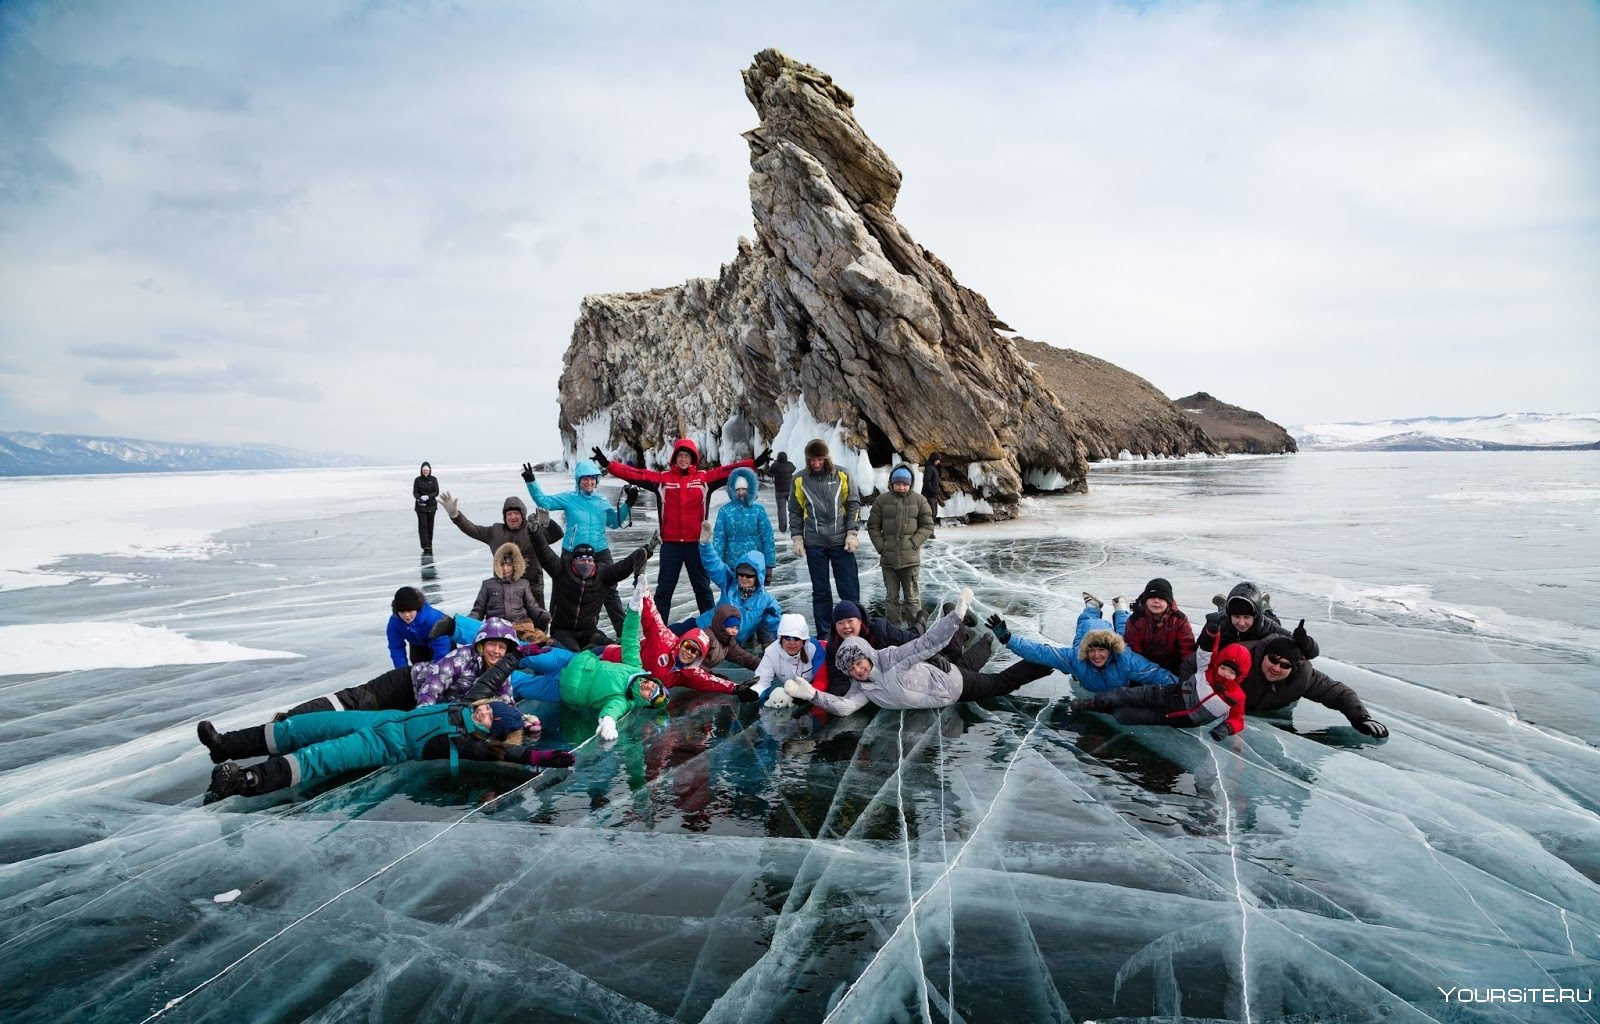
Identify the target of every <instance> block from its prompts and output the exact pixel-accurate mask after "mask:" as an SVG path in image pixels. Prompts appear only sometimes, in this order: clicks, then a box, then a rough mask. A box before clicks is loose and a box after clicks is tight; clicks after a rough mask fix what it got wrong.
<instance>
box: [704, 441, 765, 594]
mask: <svg viewBox="0 0 1600 1024" xmlns="http://www.w3.org/2000/svg"><path fill="white" fill-rule="evenodd" d="M759 487H760V482H759V481H758V480H757V478H756V474H755V471H754V470H749V469H743V468H740V469H736V470H734V471H733V473H732V474H731V475H730V476H729V477H728V503H727V504H726V505H723V506H722V508H721V509H720V510H718V512H717V524H716V527H715V528H714V529H713V530H712V533H711V547H712V548H713V549H714V550H715V551H716V553H717V557H718V558H720V559H721V560H722V562H723V564H724V565H733V564H735V563H736V562H737V561H738V560H739V559H740V558H743V557H744V553H745V552H746V551H759V552H761V554H762V555H764V556H765V557H766V560H767V566H766V572H765V573H764V574H763V576H762V580H761V582H762V585H763V586H771V585H772V567H773V566H774V565H777V564H778V549H777V548H776V547H775V546H774V544H773V542H772V520H771V519H770V518H769V517H768V516H767V510H766V509H765V508H762V507H761V502H760V501H758V500H756V491H757V489H758V488H759ZM704 558H705V555H704V552H702V553H701V560H702V561H704ZM707 573H708V574H709V573H710V569H709V568H708V569H707Z"/></svg>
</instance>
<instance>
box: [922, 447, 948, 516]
mask: <svg viewBox="0 0 1600 1024" xmlns="http://www.w3.org/2000/svg"><path fill="white" fill-rule="evenodd" d="M943 484H944V456H943V455H940V454H939V453H938V452H934V453H933V454H932V455H930V456H928V461H927V462H924V463H923V464H922V496H923V497H924V498H927V499H928V507H929V508H931V509H933V516H934V518H935V519H937V518H938V517H939V503H940V502H941V501H943V500H944V487H943Z"/></svg>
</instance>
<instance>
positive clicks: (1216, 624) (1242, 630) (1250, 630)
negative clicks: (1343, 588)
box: [1198, 581, 1322, 658]
mask: <svg viewBox="0 0 1600 1024" xmlns="http://www.w3.org/2000/svg"><path fill="white" fill-rule="evenodd" d="M1212 600H1213V601H1215V600H1216V598H1212ZM1273 636H1287V637H1293V638H1294V642H1295V644H1296V645H1297V646H1298V647H1299V648H1300V653H1301V655H1303V656H1304V657H1307V658H1315V657H1316V656H1317V655H1319V654H1321V653H1322V651H1321V649H1319V648H1318V647H1317V642H1316V641H1315V640H1313V639H1312V638H1311V637H1309V636H1307V635H1306V622H1305V620H1304V619H1301V620H1300V625H1299V626H1297V627H1295V629H1294V631H1293V632H1292V633H1291V632H1290V631H1289V630H1287V629H1285V628H1284V627H1283V623H1281V622H1279V621H1278V616H1277V615H1275V614H1274V613H1273V612H1272V610H1271V609H1269V608H1268V607H1267V600H1266V598H1264V597H1262V596H1261V590H1260V588H1258V587H1257V586H1256V585H1255V584H1254V583H1250V582H1248V581H1247V582H1244V583H1240V584H1238V585H1236V586H1235V587H1234V588H1233V589H1232V590H1230V591H1228V597H1227V599H1226V600H1225V601H1224V602H1223V604H1222V607H1221V608H1220V609H1219V610H1217V611H1214V612H1212V613H1211V614H1210V615H1207V616H1206V622H1205V625H1204V626H1202V627H1201V629H1200V638H1199V641H1198V645H1199V647H1200V649H1201V650H1202V651H1207V652H1213V653H1214V652H1216V651H1220V650H1222V649H1223V648H1224V647H1226V646H1228V645H1229V644H1248V643H1250V642H1251V641H1254V640H1265V639H1267V638H1268V637H1273Z"/></svg>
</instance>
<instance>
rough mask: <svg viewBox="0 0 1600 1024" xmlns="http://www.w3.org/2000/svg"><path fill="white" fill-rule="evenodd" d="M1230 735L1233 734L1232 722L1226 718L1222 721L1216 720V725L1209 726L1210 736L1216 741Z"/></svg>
mask: <svg viewBox="0 0 1600 1024" xmlns="http://www.w3.org/2000/svg"><path fill="white" fill-rule="evenodd" d="M1241 731H1242V730H1241ZM1232 735H1233V723H1232V722H1230V721H1229V720H1228V719H1226V718H1224V719H1223V720H1222V721H1220V722H1218V723H1217V724H1216V725H1214V726H1212V727H1211V738H1212V739H1214V740H1216V741H1218V742H1219V743H1220V742H1221V741H1222V740H1225V739H1227V738H1228V737H1229V736H1232Z"/></svg>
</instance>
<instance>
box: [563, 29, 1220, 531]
mask: <svg viewBox="0 0 1600 1024" xmlns="http://www.w3.org/2000/svg"><path fill="white" fill-rule="evenodd" d="M744 83H745V94H746V95H747V96H748V97H749V98H750V102H751V103H752V104H753V105H754V106H755V108H756V111H757V113H758V114H759V115H760V118H761V123H760V124H759V125H757V126H756V127H755V128H754V129H752V130H751V131H749V132H747V133H746V135H745V138H746V139H747V140H748V141H749V144H750V168H751V171H750V203H751V207H752V209H753V210H754V213H755V222H756V235H757V237H756V240H755V241H754V242H751V241H748V240H745V239H741V240H740V241H739V245H738V253H737V255H736V256H735V257H734V259H733V261H732V262H731V263H729V264H727V265H725V266H724V267H723V268H722V272H721V274H720V275H719V276H718V277H717V278H716V279H715V280H709V279H698V280H692V281H689V282H687V283H685V284H683V285H679V286H677V287H674V288H664V289H658V290H655V291H649V292H639V293H634V294H624V295H601V296H589V297H587V298H585V299H584V301H583V305H582V309H581V311H580V313H579V316H578V322H577V325H576V326H575V327H574V329H573V334H572V343H571V345H570V347H569V348H568V350H567V354H566V358H565V365H564V369H563V372H562V376H561V382H560V392H561V421H560V426H561V432H562V437H563V440H564V442H565V443H566V445H567V447H568V450H569V451H575V452H578V453H579V454H584V453H587V450H588V447H589V446H590V445H591V444H599V445H601V446H602V447H605V448H607V450H608V452H613V453H614V454H617V455H618V456H619V457H624V456H627V455H632V454H638V455H640V456H644V457H646V458H647V459H656V460H659V459H662V458H664V456H665V454H666V450H667V448H668V446H670V444H671V443H672V440H673V439H674V438H676V437H679V436H689V437H693V438H694V439H695V440H696V441H697V442H698V443H699V444H700V445H701V448H702V450H703V451H704V452H705V453H706V455H707V456H708V457H709V458H712V459H717V460H720V461H727V460H729V459H732V458H738V457H741V456H745V455H748V454H750V453H751V452H752V451H754V450H755V449H758V448H760V447H761V446H762V445H763V444H766V443H772V444H773V445H774V446H775V447H780V448H785V449H787V450H788V452H789V454H790V456H791V458H795V459H796V460H797V461H798V452H799V450H800V448H801V447H802V446H803V445H804V443H805V441H806V440H807V439H808V438H809V437H811V436H816V435H817V434H821V435H822V436H825V437H827V438H828V439H829V440H830V443H831V444H832V445H833V447H834V456H835V461H836V462H838V463H839V464H840V465H842V466H843V467H844V468H846V469H849V470H851V471H852V473H853V474H854V475H856V476H858V477H863V476H866V477H869V478H868V479H863V480H860V481H859V482H858V487H860V488H861V489H862V490H863V491H871V490H872V488H873V486H874V485H875V484H877V483H879V482H880V481H878V480H876V479H872V478H870V477H872V476H875V475H877V474H885V473H886V472H887V470H888V468H889V467H890V465H891V463H892V462H893V461H895V460H897V459H906V460H908V461H912V462H914V463H920V462H921V461H923V460H924V459H925V458H926V457H927V456H929V455H930V454H932V453H933V452H935V451H937V452H941V453H943V454H944V456H945V467H946V477H947V479H949V480H950V482H949V483H947V485H946V494H947V495H949V496H951V497H952V499H953V500H952V501H951V503H950V505H949V506H948V507H947V509H946V511H947V512H949V513H951V514H972V515H974V516H976V517H996V518H1005V517H1008V516H1010V515H1012V514H1014V512H1015V509H1016V505H1017V502H1018V500H1019V499H1020V497H1021V494H1022V489H1023V482H1024V479H1027V480H1028V481H1030V482H1032V483H1034V484H1035V485H1036V486H1044V487H1052V488H1060V487H1067V488H1074V489H1081V488H1082V487H1083V485H1084V476H1085V471H1086V467H1087V459H1088V458H1089V457H1090V456H1091V455H1100V454H1109V455H1115V454H1116V451H1117V450H1118V449H1120V448H1121V447H1130V448H1135V450H1143V451H1150V452H1152V453H1155V452H1159V453H1162V454H1183V453H1185V452H1187V451H1209V450H1210V448H1209V447H1208V446H1207V445H1206V444H1205V443H1204V438H1203V435H1196V434H1194V433H1185V432H1184V431H1182V430H1179V429H1172V430H1170V431H1169V430H1168V429H1167V428H1166V427H1160V428H1150V429H1149V430H1148V431H1146V432H1145V433H1143V434H1140V433H1139V432H1138V431H1137V430H1136V429H1135V430H1134V432H1133V433H1132V434H1128V433H1127V431H1128V428H1137V427H1138V423H1137V422H1134V421H1136V420H1137V419H1139V418H1140V417H1142V416H1143V415H1144V412H1143V409H1142V407H1141V409H1140V410H1138V411H1134V412H1132V413H1130V414H1128V415H1124V414H1122V413H1120V412H1117V413H1116V414H1115V415H1111V414H1110V411H1107V410H1100V409H1098V408H1096V409H1095V410H1088V409H1085V410H1083V411H1078V412H1074V411H1072V410H1069V409H1066V408H1063V406H1062V404H1061V403H1060V402H1058V401H1057V398H1056V397H1055V396H1053V395H1052V394H1051V389H1050V388H1048V387H1046V386H1045V385H1044V384H1043V383H1042V382H1041V380H1040V378H1039V376H1038V374H1037V373H1035V371H1034V369H1033V367H1032V365H1030V363H1029V361H1028V359H1027V358H1024V357H1023V355H1022V354H1021V353H1020V352H1019V350H1018V346H1017V345H1016V344H1014V343H1013V342H1012V341H1011V340H1010V339H1009V338H1007V337H1006V336H1005V335H1002V334H1000V333H998V332H997V330H996V328H999V329H1001V330H1004V329H1005V325H1004V324H1003V323H1001V322H1000V321H999V320H998V319H997V318H996V317H995V315H994V313H993V311H992V310H990V308H989V304H988V302H987V301H985V299H984V298H983V296H981V295H979V294H977V293H976V292H973V291H971V290H969V289H967V288H964V287H962V286H961V284H960V283H959V282H957V281H956V279H955V277H954V275H953V274H951V272H950V269H949V268H948V267H946V266H945V265H944V264H943V263H942V262H941V261H940V260H939V259H938V258H937V257H936V256H934V255H933V254H932V253H931V252H929V251H927V250H926V249H924V248H922V247H921V246H919V245H918V244H917V243H916V242H915V241H914V240H913V239H912V237H911V235H910V234H909V233H908V232H907V231H906V229H905V228H904V227H902V226H901V225H900V223H899V222H898V221H896V220H895V218H894V215H893V212H892V211H893V209H894V202H895V198H896V195H897V193H898V191H899V186H900V172H899V170H898V169H897V168H896V167H895V165H894V164H893V163H892V162H891V161H890V160H889V158H888V156H887V155H886V154H885V153H884V152H883V151H882V150H881V149H879V148H878V147H877V146H876V145H875V144H874V143H873V142H872V140H871V139H869V138H867V136H866V134H865V133H864V132H862V130H861V127H860V126H859V125H858V124H857V123H856V121H855V118H854V117H853V116H852V114H851V107H852V106H853V104H854V100H853V99H852V98H851V96H850V94H849V93H847V92H845V91H844V90H843V89H840V88H839V87H838V86H837V85H835V84H834V83H833V80H832V79H831V78H829V77H828V76H827V75H825V74H823V73H822V72H820V71H818V70H816V69H815V68H812V67H809V66H807V65H804V64H800V63H798V62H795V61H792V60H790V59H789V58H787V57H785V56H783V55H782V54H781V53H778V52H777V51H776V50H764V51H762V52H761V53H759V54H757V55H756V58H755V63H753V64H752V65H751V66H750V67H749V68H747V69H746V70H745V72H744ZM1079 358H1081V359H1084V360H1088V357H1079ZM1089 362H1092V363H1093V364H1097V365H1098V366H1099V367H1101V368H1103V370H1102V371H1101V372H1103V373H1105V374H1107V375H1114V374H1117V373H1120V372H1121V371H1117V370H1116V369H1115V368H1114V367H1111V366H1110V365H1109V364H1106V363H1101V362H1100V361H1099V360H1089ZM1086 365H1087V364H1086ZM1122 376H1123V377H1124V378H1126V379H1129V380H1133V381H1138V383H1139V384H1141V385H1144V382H1143V381H1139V380H1138V378H1135V377H1131V375H1127V374H1123V375H1122ZM1144 387H1147V388H1148V385H1144ZM1169 410H1170V407H1169ZM1091 411H1093V412H1094V415H1090V412H1091ZM1117 431H1122V432H1123V433H1120V434H1119V433H1117ZM1125 434H1126V435H1127V436H1130V437H1134V438H1135V440H1136V441H1137V442H1138V443H1137V445H1135V444H1129V443H1127V442H1124V441H1123V440H1121V438H1122V437H1123V436H1124V435H1125ZM1158 436H1159V437H1162V438H1165V439H1166V440H1165V441H1163V442H1161V443H1157V441H1156V440H1155V439H1156V438H1157V437H1158ZM1139 438H1144V439H1145V440H1143V441H1139V440H1138V439H1139ZM1168 442H1170V443H1168ZM842 449H847V450H842ZM958 491H959V492H964V493H965V494H966V495H967V496H968V497H967V499H963V498H961V497H959V496H957V494H956V492H958ZM968 499H970V500H968Z"/></svg>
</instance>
